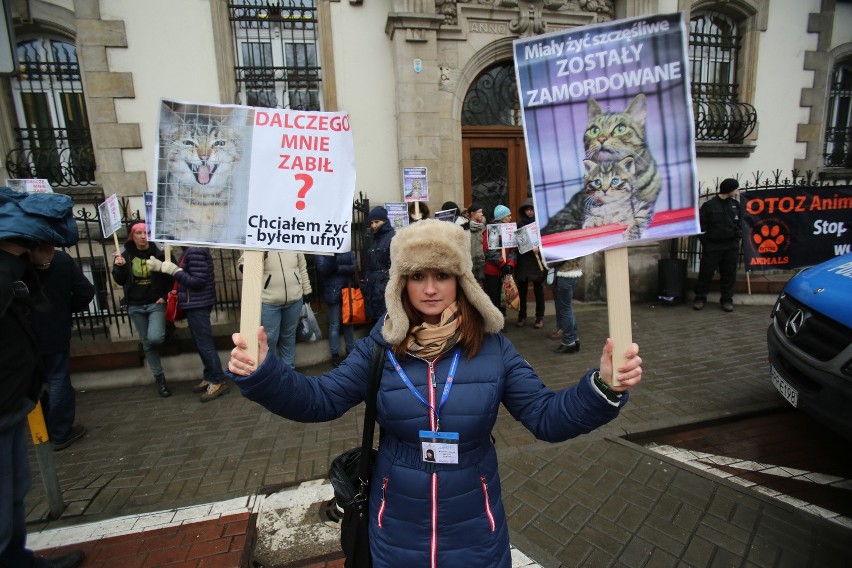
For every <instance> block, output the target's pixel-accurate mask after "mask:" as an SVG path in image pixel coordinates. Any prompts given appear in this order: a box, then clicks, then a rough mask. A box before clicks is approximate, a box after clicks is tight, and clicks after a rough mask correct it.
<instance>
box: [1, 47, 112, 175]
mask: <svg viewBox="0 0 852 568" xmlns="http://www.w3.org/2000/svg"><path fill="white" fill-rule="evenodd" d="M17 57H18V72H17V75H15V76H14V77H12V79H11V87H12V98H13V101H14V106H15V113H16V118H17V124H18V127H16V128H15V129H14V132H15V138H16V147H15V148H14V149H13V150H12V151H11V152H9V154H8V155H7V156H6V168H7V170H8V172H9V175H10V177H14V178H43V179H47V180H48V181H49V182H50V184H51V185H52V186H59V187H74V186H85V185H92V184H94V181H95V159H94V152H93V149H92V139H91V133H90V131H89V119H88V116H87V113H86V102H85V98H84V94H83V83H82V81H81V79H80V65H79V63H78V61H77V49H76V47H75V46H74V44H72V43H69V42H66V41H62V40H58V39H48V38H36V39H29V40H25V41H21V42H19V43H18V46H17Z"/></svg>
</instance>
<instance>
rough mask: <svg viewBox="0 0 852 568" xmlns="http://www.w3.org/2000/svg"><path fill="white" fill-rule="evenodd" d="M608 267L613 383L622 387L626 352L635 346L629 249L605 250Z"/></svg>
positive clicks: (607, 286) (607, 300)
mask: <svg viewBox="0 0 852 568" xmlns="http://www.w3.org/2000/svg"><path fill="white" fill-rule="evenodd" d="M604 265H605V268H606V303H607V314H608V315H609V336H610V337H611V338H612V343H613V345H612V383H613V385H618V384H619V383H618V379H617V378H616V377H617V376H618V371H617V369H618V368H619V367H620V366H621V365H622V364H624V362H625V361H626V359H625V358H624V353H625V352H626V351H627V348H628V347H630V344H631V343H633V329H632V328H633V320H632V318H631V315H630V271H629V269H628V265H627V247H621V248H617V249H613V250H607V251H604Z"/></svg>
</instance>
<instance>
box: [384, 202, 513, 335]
mask: <svg viewBox="0 0 852 568" xmlns="http://www.w3.org/2000/svg"><path fill="white" fill-rule="evenodd" d="M390 254H391V267H390V279H389V280H388V285H387V288H385V304H386V305H387V309H388V316H387V320H385V324H384V327H383V328H382V336H384V338H385V340H386V341H387V342H388V343H390V344H391V345H397V344H399V343H401V342H402V341H403V340H404V339H405V336H406V334H407V333H408V329H409V327H411V322H409V321H408V316H407V315H406V314H405V310H404V309H403V308H402V293H403V290H404V289H405V282H406V276H408V275H410V274H414V273H415V272H418V271H420V270H442V271H444V272H447V273H448V274H455V275H456V277H457V280H458V285H459V287H461V289H462V290H463V291H464V295H465V298H467V300H468V302H470V304H471V305H472V306H473V308H474V309H475V310H476V311H478V312H479V313H480V314H482V319H483V320H484V322H485V332H486V333H497V332H498V331H500V330H502V329H503V323H504V320H503V314H501V313H500V310H498V309H497V308H496V307H495V306H494V304H493V303H491V299H490V298H489V297H488V295H487V294H486V293H485V292H484V291H483V290H482V288H481V287H480V286H479V284H478V283H477V281H476V279H475V278H474V277H473V260H472V259H471V256H470V233H468V232H466V231H465V230H464V229H462V228H461V227H460V226H459V225H456V224H454V223H445V222H443V221H439V220H437V219H424V220H423V221H420V222H419V223H414V224H413V225H409V226H408V227H405V228H404V229H401V230H400V231H398V232H397V233H396V236H395V237H394V238H393V240H391V245H390Z"/></svg>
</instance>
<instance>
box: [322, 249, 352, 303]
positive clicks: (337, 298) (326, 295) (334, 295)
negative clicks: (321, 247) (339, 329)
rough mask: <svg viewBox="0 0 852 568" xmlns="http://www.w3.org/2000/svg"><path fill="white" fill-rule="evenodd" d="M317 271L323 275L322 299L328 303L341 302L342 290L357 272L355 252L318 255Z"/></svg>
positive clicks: (348, 284)
mask: <svg viewBox="0 0 852 568" xmlns="http://www.w3.org/2000/svg"><path fill="white" fill-rule="evenodd" d="M314 261H315V262H316V267H317V272H319V274H320V276H322V301H323V302H325V303H326V304H328V305H333V304H340V303H341V302H343V298H342V297H341V295H340V290H341V289H342V288H346V287H347V286H350V283H351V282H352V275H353V274H354V273H355V262H356V260H355V253H354V252H352V251H350V252H339V253H337V254H335V255H319V254H318V255H316V256H315V257H314Z"/></svg>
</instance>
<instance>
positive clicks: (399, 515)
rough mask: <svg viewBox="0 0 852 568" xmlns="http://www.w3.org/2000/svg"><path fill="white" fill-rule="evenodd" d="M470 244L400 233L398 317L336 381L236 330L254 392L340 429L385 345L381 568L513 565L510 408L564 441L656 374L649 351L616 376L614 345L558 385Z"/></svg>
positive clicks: (245, 378) (424, 232) (540, 434)
mask: <svg viewBox="0 0 852 568" xmlns="http://www.w3.org/2000/svg"><path fill="white" fill-rule="evenodd" d="M468 238H469V237H468V235H467V234H466V233H465V232H464V230H463V229H462V228H461V227H459V226H458V225H455V224H453V223H446V222H443V221H437V220H424V221H421V222H419V223H415V224H414V225H410V226H409V227H407V228H405V229H402V230H401V231H400V232H399V233H397V235H396V237H395V238H394V240H393V242H392V244H391V257H392V263H391V271H390V281H389V282H388V286H387V292H386V296H385V298H386V302H387V307H388V313H387V316H386V317H385V318H383V319H382V320H381V321H379V322H378V323H377V324H376V326H375V327H374V328H373V330H372V331H371V333H370V335H369V336H368V337H366V338H364V339H362V340H361V341H359V342H358V343H357V344H356V347H355V351H354V352H353V353H352V354H350V356H349V357H348V358H347V359H346V360H345V361H344V362H343V364H342V365H340V366H339V367H337V368H336V369H334V370H332V371H330V372H329V373H327V374H326V375H324V376H322V377H309V376H305V375H303V374H301V373H298V372H296V371H295V370H294V369H293V368H291V367H289V366H287V365H285V364H283V363H282V362H281V361H279V360H277V359H276V358H275V357H274V355H271V354H269V352H268V346H267V344H266V341H265V334H264V333H263V331H262V329H261V330H260V331H259V332H258V339H259V349H258V357H257V360H256V361H255V360H254V359H253V358H252V357H250V356H249V354H248V353H247V352H246V350H245V347H246V344H245V341H244V339H243V337H242V336H241V335H240V334H235V335H234V343H235V345H236V347H235V348H234V350H233V351H232V352H231V359H230V362H229V365H228V368H229V370H230V371H231V372H232V373H233V378H234V380H235V381H236V383H237V384H238V385H239V387H240V390H241V391H242V393H243V395H244V396H246V397H247V398H249V399H251V400H254V401H256V402H258V403H260V404H262V405H263V406H265V407H266V408H268V409H269V410H271V411H272V412H274V413H276V414H279V415H281V416H284V417H286V418H289V419H291V420H297V421H300V422H319V421H326V420H333V419H335V418H338V417H339V416H342V415H343V414H344V413H345V412H346V411H347V410H349V409H350V408H352V407H353V406H355V405H357V404H359V403H360V402H362V401H363V400H364V398H365V396H366V395H367V390H368V385H369V376H368V375H369V368H370V363H371V352H372V348H373V345H374V344H378V345H380V346H381V347H382V348H384V349H385V361H384V365H383V372H382V376H381V382H380V385H379V392H378V396H377V401H376V405H377V414H378V422H379V424H380V426H381V430H382V434H381V438H380V439H381V442H380V444H379V448H378V458H377V461H376V464H375V467H374V468H373V472H372V477H371V483H370V503H369V515H370V550H371V553H372V557H373V566H374V567H375V568H390V567H397V566H433V567H440V568H471V567H480V566H488V567H489V568H491V567H496V568H508V567H510V566H511V558H510V553H509V534H508V528H507V524H506V513H505V511H504V509H503V503H502V499H501V494H500V479H499V477H498V474H497V453H496V451H495V449H494V445H493V443H492V441H491V430H492V428H493V427H494V423H495V421H496V419H497V413H498V410H499V407H500V405H501V404H502V405H504V406H505V407H506V408H507V409H508V410H509V412H510V413H511V414H512V416H514V417H515V419H517V420H519V421H521V422H522V423H523V424H524V425H525V426H526V427H527V428H528V429H529V430H530V432H532V433H533V434H534V435H535V436H536V437H537V438H539V439H542V440H547V441H552V442H559V441H563V440H567V439H569V438H572V437H574V436H577V435H579V434H583V433H586V432H590V431H591V430H594V429H595V428H597V427H599V426H601V425H603V424H605V423H607V422H609V421H610V420H612V419H613V418H615V417H616V416H617V415H618V412H619V409H620V408H621V407H622V406H623V405H624V404H625V403H626V402H627V398H628V394H627V392H626V391H627V389H628V388H629V387H631V386H633V385H635V384H637V383H638V382H639V381H640V380H641V377H642V369H641V367H640V364H641V359H640V358H639V357H638V350H639V348H638V346H636V345H635V344H633V345H632V346H631V347H630V349H629V350H628V351H627V353H626V354H625V356H626V362H625V363H624V364H623V365H622V366H621V367H620V368H619V369H618V371H617V372H616V373H613V369H612V362H611V358H612V341H610V340H607V342H606V345H605V346H604V349H603V353H602V355H601V365H600V370H594V371H590V372H588V373H586V375H585V376H584V377H583V378H582V379H580V382H579V383H578V384H576V385H575V386H573V387H570V388H567V389H564V390H561V391H558V392H554V391H553V390H551V389H549V388H547V387H546V386H545V385H544V384H543V383H542V382H541V380H540V379H539V377H538V376H537V375H536V373H535V371H534V370H533V369H532V367H531V366H530V365H529V363H527V361H526V360H525V359H524V358H523V357H522V356H521V355H520V354H519V353H518V352H517V351H516V350H515V348H514V346H513V345H512V343H511V342H510V341H509V340H508V339H507V338H506V337H505V336H504V335H503V334H501V333H500V330H501V329H502V328H503V324H504V319H503V315H502V314H501V313H500V312H499V310H498V309H497V308H496V307H495V306H494V305H493V304H492V303H491V301H490V300H489V298H488V296H487V295H486V294H485V293H484V292H483V291H482V289H481V288H480V287H479V285H478V284H477V282H476V280H475V279H474V277H473V273H472V271H471V257H470V243H469V240H468ZM613 379H616V380H617V382H616V385H617V386H610V384H611V383H612V382H613Z"/></svg>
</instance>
